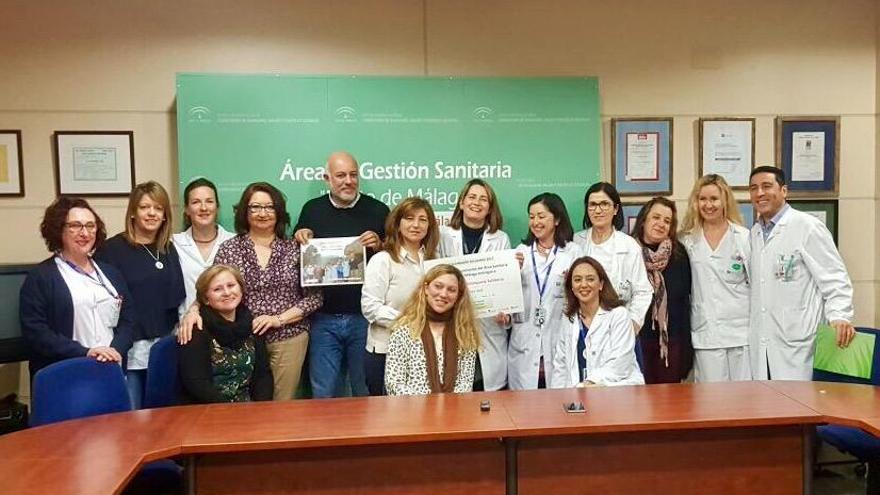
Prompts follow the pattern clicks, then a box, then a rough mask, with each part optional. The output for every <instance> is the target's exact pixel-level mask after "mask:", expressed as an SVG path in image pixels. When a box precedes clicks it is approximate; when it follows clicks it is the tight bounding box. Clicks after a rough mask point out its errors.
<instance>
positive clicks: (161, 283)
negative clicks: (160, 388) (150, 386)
mask: <svg viewBox="0 0 880 495" xmlns="http://www.w3.org/2000/svg"><path fill="white" fill-rule="evenodd" d="M171 224H172V220H171V202H170V200H169V198H168V192H167V191H166V190H165V188H164V187H162V186H161V185H160V184H159V183H157V182H153V181H149V182H144V183H142V184H138V185H136V186H135V187H134V189H132V191H131V194H129V196H128V208H127V210H126V212H125V231H124V232H121V233H119V234H117V235H115V236H113V237H111V238H110V239H107V242H105V243H104V245H103V246H101V247H100V248H99V249H98V251H97V253H96V254H95V258H97V259H99V260H101V261H104V262H106V263H109V264H111V265H113V266H114V267H115V268H116V269H117V270H119V271H120V272H121V273H122V277H123V278H124V279H125V283H126V284H127V285H128V288H129V290H130V291H131V298H132V303H133V307H134V313H135V327H134V345H133V346H132V347H131V350H129V351H128V360H127V369H128V371H127V373H126V378H127V381H128V393H129V396H130V397H131V404H132V407H134V408H135V409H139V408H140V407H141V402H142V400H143V393H144V386H145V379H146V372H147V361H148V360H149V357H150V348H151V347H152V345H153V344H154V343H155V342H156V341H157V340H159V338H160V337H163V336H165V335H168V334H170V333H171V332H172V330H174V327H175V325H176V324H177V318H178V312H177V309H178V306H180V303H182V302H183V300H184V298H185V297H186V291H185V290H184V285H183V274H182V272H181V269H180V258H179V257H178V255H177V250H176V249H175V248H174V245H173V244H172V243H171Z"/></svg>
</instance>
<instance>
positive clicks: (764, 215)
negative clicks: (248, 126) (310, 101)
mask: <svg viewBox="0 0 880 495" xmlns="http://www.w3.org/2000/svg"><path fill="white" fill-rule="evenodd" d="M325 171H326V172H325V177H324V178H325V181H326V182H327V185H328V189H329V192H328V193H327V194H325V195H322V196H320V197H318V198H314V199H311V200H310V201H308V202H306V203H305V205H304V206H303V208H302V211H301V213H300V215H299V217H298V220H297V223H296V224H295V225H294V226H293V227H292V228H291V225H292V222H291V217H290V214H289V213H288V211H287V207H286V200H285V197H284V195H283V194H282V193H281V192H280V191H279V190H278V189H277V188H276V187H274V186H273V185H271V184H268V183H265V182H257V183H253V184H250V185H249V186H247V187H246V188H245V190H244V192H243V193H242V195H241V198H240V200H239V202H238V203H237V204H236V205H235V206H234V212H235V216H234V218H235V221H234V230H235V232H234V233H233V232H229V231H227V230H225V229H224V228H223V227H222V226H221V225H220V224H219V223H218V221H217V214H218V211H219V208H220V205H219V201H218V195H217V190H216V187H215V186H214V184H212V183H211V182H210V181H208V180H207V179H197V180H195V181H193V182H191V183H190V184H189V185H187V187H186V188H185V190H184V201H185V205H184V228H185V230H184V231H183V232H179V233H174V234H172V224H173V218H172V211H171V205H170V200H169V196H168V193H167V192H166V190H165V189H164V188H163V187H162V186H161V185H159V184H157V183H156V182H152V181H151V182H146V183H143V184H139V185H137V186H136V187H135V188H134V190H133V191H132V192H131V194H130V197H129V203H128V208H127V210H126V219H125V226H126V227H125V230H124V231H123V232H121V233H119V234H117V235H116V236H114V237H112V238H110V239H107V233H106V229H105V226H104V222H103V221H102V220H101V218H100V216H99V215H98V213H97V212H96V211H95V210H94V209H93V208H92V207H91V206H90V205H89V204H88V203H87V202H86V201H85V200H82V199H78V198H69V197H60V198H58V199H57V200H56V201H55V202H53V203H52V205H50V206H49V207H48V208H47V209H46V213H45V216H44V218H43V221H42V223H41V225H40V231H41V234H42V236H43V238H44V239H45V242H46V246H47V248H48V249H49V251H51V252H52V256H51V257H50V258H49V259H47V260H45V261H43V262H42V263H40V264H39V265H38V266H37V267H36V268H35V269H34V270H33V271H32V272H31V273H30V274H29V275H28V277H27V279H26V281H25V283H24V285H23V287H22V289H21V298H20V312H21V324H22V334H23V336H24V337H25V341H26V342H27V343H28V345H29V348H30V350H31V359H30V368H31V372H32V373H35V372H37V371H38V370H39V369H40V368H42V367H44V366H46V365H48V364H50V363H52V362H54V361H58V360H61V359H65V358H70V357H77V356H90V357H93V358H95V359H97V360H98V361H102V362H108V363H117V364H118V365H121V366H124V369H125V370H126V377H127V383H128V388H129V394H130V396H131V400H132V404H133V406H134V407H136V408H137V407H140V404H141V402H142V399H143V394H144V383H145V372H146V368H147V365H148V360H149V354H150V348H151V346H152V345H153V344H154V343H155V342H156V341H157V340H158V339H159V338H162V337H164V336H167V335H171V334H176V339H177V341H178V342H179V344H180V348H179V351H180V356H179V361H180V365H179V370H180V382H181V400H182V401H183V402H185V403H203V402H230V401H248V400H272V399H274V400H287V399H291V398H293V397H294V395H295V393H296V391H297V390H298V388H299V385H300V379H301V376H302V372H303V367H304V363H305V362H306V359H307V358H308V375H309V379H310V386H311V394H312V396H313V397H333V396H339V395H343V394H347V393H351V394H352V395H356V396H358V395H367V394H370V395H383V394H389V395H398V394H428V393H441V392H467V391H471V390H475V389H478V390H500V389H504V388H510V389H535V388H544V387H548V388H549V387H552V388H564V387H575V386H593V385H624V384H641V383H670V382H678V381H681V380H683V379H685V378H686V377H687V376H688V375H689V374H690V372H691V370H692V368H693V371H694V378H695V380H696V381H722V380H748V379H752V378H755V379H770V378H772V379H800V380H808V379H810V374H811V371H812V356H813V344H814V340H815V332H816V327H817V326H818V325H819V324H820V323H821V322H822V321H828V322H830V324H831V325H832V326H833V327H834V328H835V330H836V331H837V334H838V343H839V345H841V346H846V345H848V344H849V342H850V341H851V340H852V338H853V335H854V329H853V327H852V324H851V322H852V319H853V308H852V285H851V282H850V280H849V277H848V275H847V272H846V268H845V267H844V264H843V262H842V260H841V258H840V256H839V254H838V252H837V250H836V248H835V246H834V243H833V241H832V239H831V235H830V234H829V232H828V230H827V229H826V228H825V227H824V225H823V224H822V223H821V222H820V221H819V220H817V219H815V218H813V217H811V216H809V215H807V214H804V213H801V212H798V211H796V210H794V209H792V208H791V207H790V206H789V205H788V204H787V203H786V201H785V199H786V194H787V187H786V183H785V176H784V174H783V172H782V171H781V170H780V169H777V168H774V167H759V168H757V169H755V170H754V171H753V172H752V175H751V179H750V186H749V191H750V195H751V199H752V202H753V204H754V206H755V210H756V212H757V213H758V215H759V218H758V220H757V221H756V223H755V225H754V226H753V228H752V229H751V232H750V231H749V230H747V229H746V228H745V227H743V226H742V218H741V217H740V214H739V210H738V208H737V206H736V202H735V200H734V197H733V193H732V191H731V189H730V187H729V186H728V185H727V183H726V182H725V181H724V179H723V178H722V177H720V176H717V175H708V176H705V177H702V178H700V179H699V180H698V181H697V183H696V184H695V185H694V188H693V191H692V193H691V195H690V198H689V201H688V208H687V211H686V212H685V215H684V219H683V221H682V223H681V228H680V229H679V227H678V219H677V217H678V215H677V211H676V205H675V203H674V202H672V201H670V200H669V199H666V198H663V197H656V198H653V199H651V200H650V201H648V203H647V204H645V206H644V207H643V208H642V210H641V211H640V213H639V215H638V218H637V220H636V223H635V227H634V228H633V231H632V232H631V235H627V234H625V233H623V232H622V231H621V230H622V228H623V222H624V219H623V211H622V210H623V208H622V204H621V200H620V196H619V194H618V193H617V191H616V190H615V188H614V187H613V186H612V185H611V184H609V183H607V182H599V183H596V184H593V185H592V186H590V187H589V188H588V189H587V191H586V194H585V197H584V207H585V215H584V218H583V228H584V230H582V231H579V232H575V231H574V229H573V227H572V222H571V219H570V217H569V214H568V210H567V209H566V206H565V204H564V202H563V201H562V200H561V199H560V197H559V196H557V195H556V194H553V193H543V194H539V195H538V196H536V197H534V198H533V199H532V200H531V201H530V202H529V204H528V206H527V211H528V218H529V222H528V225H529V231H528V233H527V235H526V236H525V239H523V241H522V242H521V243H520V244H519V245H518V246H516V247H515V249H514V253H515V254H514V256H515V257H516V259H517V261H518V263H519V266H520V269H521V270H520V271H521V284H522V291H523V295H524V303H525V307H524V310H523V311H522V312H520V313H516V314H504V313H500V314H497V315H495V316H493V317H487V318H476V317H475V314H474V310H473V308H472V305H471V301H470V298H469V293H468V289H467V283H466V281H465V279H464V277H463V276H462V274H461V272H459V270H458V269H456V268H455V267H454V266H451V265H448V264H441V265H437V266H435V267H434V268H432V269H431V270H428V271H427V272H426V271H425V269H424V262H425V261H426V260H429V259H434V258H444V257H452V256H461V255H470V254H474V253H484V252H490V251H502V250H509V249H511V243H510V238H509V237H508V235H507V234H505V233H504V231H503V230H502V228H503V217H502V215H501V210H500V207H499V199H498V198H497V197H496V195H495V192H494V190H493V189H492V187H491V186H490V185H489V184H488V183H486V182H485V181H483V180H480V179H473V180H471V181H470V182H468V183H467V184H466V185H465V186H464V188H463V189H462V191H461V193H460V195H459V200H458V203H457V205H456V207H455V210H454V212H453V215H452V217H451V219H450V221H449V224H448V225H442V226H441V225H438V222H437V219H436V217H435V214H434V211H433V209H432V207H431V205H430V203H428V202H427V201H425V200H424V199H422V198H418V197H410V198H406V199H404V200H403V201H401V202H400V203H399V204H397V205H396V206H395V207H394V209H393V210H390V211H389V208H388V207H387V206H386V205H385V204H383V203H382V202H380V201H378V200H376V199H374V198H372V197H370V196H368V195H364V194H361V192H360V187H359V186H360V183H359V179H360V177H359V171H358V164H357V162H356V160H355V158H354V157H353V156H352V155H350V154H349V153H346V152H335V153H333V154H331V155H330V157H329V159H328V161H327V166H326V169H325ZM291 231H292V232H293V235H292V236H291V235H289V234H288V232H291ZM325 237H357V238H358V241H359V242H360V243H361V244H362V245H363V246H364V247H365V248H366V249H367V255H368V262H367V264H366V267H365V269H364V282H363V284H362V285H358V284H355V285H335V286H327V287H321V288H310V287H305V288H304V287H302V285H301V283H300V280H301V278H300V270H303V269H304V267H301V266H300V260H301V256H300V250H301V249H303V247H302V246H304V245H307V244H308V243H309V241H310V240H311V239H313V238H325Z"/></svg>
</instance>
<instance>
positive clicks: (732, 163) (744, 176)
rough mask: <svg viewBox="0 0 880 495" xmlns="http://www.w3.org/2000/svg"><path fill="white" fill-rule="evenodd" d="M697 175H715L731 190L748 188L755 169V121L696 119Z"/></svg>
mask: <svg viewBox="0 0 880 495" xmlns="http://www.w3.org/2000/svg"><path fill="white" fill-rule="evenodd" d="M699 132H700V139H699V143H700V149H699V153H698V157H699V165H698V168H697V172H698V175H699V176H700V177H702V176H703V175H707V174H718V175H720V176H722V177H724V180H725V181H727V183H728V184H729V185H730V187H731V188H733V189H748V188H749V174H750V173H751V171H752V169H753V168H754V166H755V119H752V118H732V117H724V118H712V119H708V118H706V119H700V131H699Z"/></svg>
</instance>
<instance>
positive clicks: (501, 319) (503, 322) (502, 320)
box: [495, 313, 510, 328]
mask: <svg viewBox="0 0 880 495" xmlns="http://www.w3.org/2000/svg"><path fill="white" fill-rule="evenodd" d="M495 323H496V324H497V325H498V326H499V327H501V328H508V327H510V315H509V314H507V313H498V314H497V315H495Z"/></svg>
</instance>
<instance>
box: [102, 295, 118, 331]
mask: <svg viewBox="0 0 880 495" xmlns="http://www.w3.org/2000/svg"><path fill="white" fill-rule="evenodd" d="M121 309H122V299H120V298H118V297H115V298H113V299H105V300H103V301H101V302H100V303H98V312H99V313H100V314H101V322H102V323H103V324H105V325H107V327H109V328H116V325H118V324H119V312H120V310H121Z"/></svg>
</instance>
